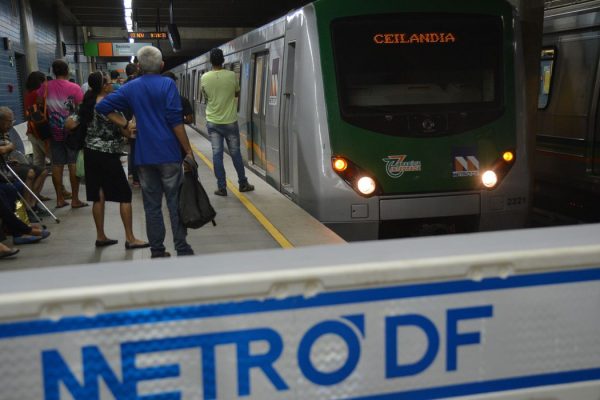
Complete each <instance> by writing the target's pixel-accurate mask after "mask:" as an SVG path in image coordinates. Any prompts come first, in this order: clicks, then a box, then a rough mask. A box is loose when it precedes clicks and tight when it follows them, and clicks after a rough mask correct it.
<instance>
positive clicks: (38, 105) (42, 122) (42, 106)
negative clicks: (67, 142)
mask: <svg viewBox="0 0 600 400" xmlns="http://www.w3.org/2000/svg"><path fill="white" fill-rule="evenodd" d="M45 88H46V90H45V93H44V97H43V99H42V100H41V101H40V100H39V99H38V100H37V101H35V102H34V103H33V104H32V105H31V106H29V108H27V110H25V116H26V118H27V121H28V124H29V127H30V128H31V131H32V132H33V134H34V135H35V136H36V137H37V138H38V139H40V140H46V139H48V138H50V136H52V131H51V130H50V121H49V120H48V112H47V110H46V97H47V96H48V83H46V84H45Z"/></svg>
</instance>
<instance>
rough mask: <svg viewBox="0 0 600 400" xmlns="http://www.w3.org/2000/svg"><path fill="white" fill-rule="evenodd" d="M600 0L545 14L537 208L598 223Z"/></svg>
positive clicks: (537, 169)
mask: <svg viewBox="0 0 600 400" xmlns="http://www.w3.org/2000/svg"><path fill="white" fill-rule="evenodd" d="M599 65H600V1H589V2H585V3H580V4H576V5H571V6H563V7H557V8H553V9H549V10H546V12H545V18H544V36H543V50H542V58H541V65H540V68H541V74H542V75H541V79H540V93H539V101H538V108H539V120H538V132H537V145H536V150H537V152H536V168H535V178H536V185H535V199H536V200H535V205H536V207H538V208H541V209H543V210H547V211H550V212H552V213H556V214H559V215H563V216H567V217H568V218H569V219H575V220H580V221H600V207H598V202H599V201H600V111H599V107H600V96H599V94H600V68H599Z"/></svg>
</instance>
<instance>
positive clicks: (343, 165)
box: [333, 157, 348, 172]
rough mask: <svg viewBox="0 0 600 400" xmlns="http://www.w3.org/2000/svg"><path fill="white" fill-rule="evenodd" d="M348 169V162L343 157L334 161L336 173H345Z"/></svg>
mask: <svg viewBox="0 0 600 400" xmlns="http://www.w3.org/2000/svg"><path fill="white" fill-rule="evenodd" d="M347 168H348V161H346V160H345V159H343V158H342V157H336V158H334V159H333V169H334V170H335V171H336V172H344V171H345V170H346V169H347Z"/></svg>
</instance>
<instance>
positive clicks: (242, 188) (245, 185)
mask: <svg viewBox="0 0 600 400" xmlns="http://www.w3.org/2000/svg"><path fill="white" fill-rule="evenodd" d="M253 190H254V185H251V184H249V183H248V182H246V183H242V184H241V185H240V192H251V191H253Z"/></svg>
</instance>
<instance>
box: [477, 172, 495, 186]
mask: <svg viewBox="0 0 600 400" xmlns="http://www.w3.org/2000/svg"><path fill="white" fill-rule="evenodd" d="M481 183H483V186H485V187H486V188H489V189H491V188H493V187H494V186H496V184H497V183H498V175H496V173H495V172H494V171H485V172H484V173H483V175H481Z"/></svg>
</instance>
